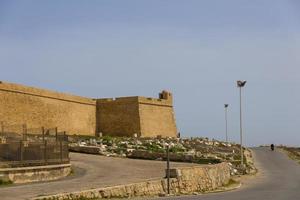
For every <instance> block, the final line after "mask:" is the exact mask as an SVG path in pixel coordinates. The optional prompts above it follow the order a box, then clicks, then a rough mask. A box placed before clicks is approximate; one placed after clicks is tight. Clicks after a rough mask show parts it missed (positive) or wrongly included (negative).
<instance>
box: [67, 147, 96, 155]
mask: <svg viewBox="0 0 300 200" xmlns="http://www.w3.org/2000/svg"><path fill="white" fill-rule="evenodd" d="M69 151H71V152H77V153H88V154H101V148H100V147H96V146H69Z"/></svg>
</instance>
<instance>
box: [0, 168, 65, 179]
mask: <svg viewBox="0 0 300 200" xmlns="http://www.w3.org/2000/svg"><path fill="white" fill-rule="evenodd" d="M70 172H71V164H61V165H47V166H35V167H16V168H0V180H2V181H4V182H12V183H29V182H38V181H52V180H57V179H59V178H62V177H65V176H67V175H69V174H70Z"/></svg>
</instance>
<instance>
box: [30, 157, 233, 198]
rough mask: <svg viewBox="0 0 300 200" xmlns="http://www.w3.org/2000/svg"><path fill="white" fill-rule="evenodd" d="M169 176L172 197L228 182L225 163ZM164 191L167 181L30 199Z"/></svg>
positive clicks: (98, 196) (199, 167)
mask: <svg viewBox="0 0 300 200" xmlns="http://www.w3.org/2000/svg"><path fill="white" fill-rule="evenodd" d="M171 177H172V178H171V180H170V192H171V193H173V194H189V193H192V192H205V191H211V190H215V189H217V188H218V187H221V186H223V185H226V184H227V183H228V182H229V179H230V166H229V165H228V164H227V163H220V164H216V165H207V166H196V167H184V168H176V169H172V170H171ZM166 192H167V180H166V179H165V178H164V179H157V180H149V181H145V182H141V183H133V184H127V185H120V186H114V187H106V188H98V189H91V190H84V191H77V192H72V193H62V194H56V195H50V196H40V197H37V198H34V200H79V199H81V198H86V199H107V198H129V197H143V196H158V195H162V194H166Z"/></svg>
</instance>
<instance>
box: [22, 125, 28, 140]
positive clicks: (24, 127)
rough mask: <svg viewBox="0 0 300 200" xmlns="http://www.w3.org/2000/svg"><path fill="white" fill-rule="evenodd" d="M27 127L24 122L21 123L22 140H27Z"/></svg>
mask: <svg viewBox="0 0 300 200" xmlns="http://www.w3.org/2000/svg"><path fill="white" fill-rule="evenodd" d="M26 134H27V127H26V124H23V140H27V135H26Z"/></svg>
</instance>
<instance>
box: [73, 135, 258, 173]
mask: <svg viewBox="0 0 300 200" xmlns="http://www.w3.org/2000/svg"><path fill="white" fill-rule="evenodd" d="M69 141H70V145H69V146H70V151H73V152H82V153H90V154H99V155H103V156H113V157H127V158H137V159H151V160H165V159H166V153H165V152H166V148H167V145H169V150H170V160H171V161H179V162H193V163H199V164H216V163H221V162H224V161H226V162H228V163H230V166H231V168H232V169H231V175H237V174H246V173H250V172H251V171H253V170H254V169H255V168H254V166H253V165H252V164H249V163H248V162H247V160H246V157H245V162H244V163H246V166H244V167H241V166H240V146H239V145H238V144H234V143H226V142H222V141H217V140H214V139H213V140H209V139H208V138H186V139H183V138H127V137H110V136H104V137H86V138H84V137H79V136H77V137H76V136H70V137H69Z"/></svg>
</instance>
